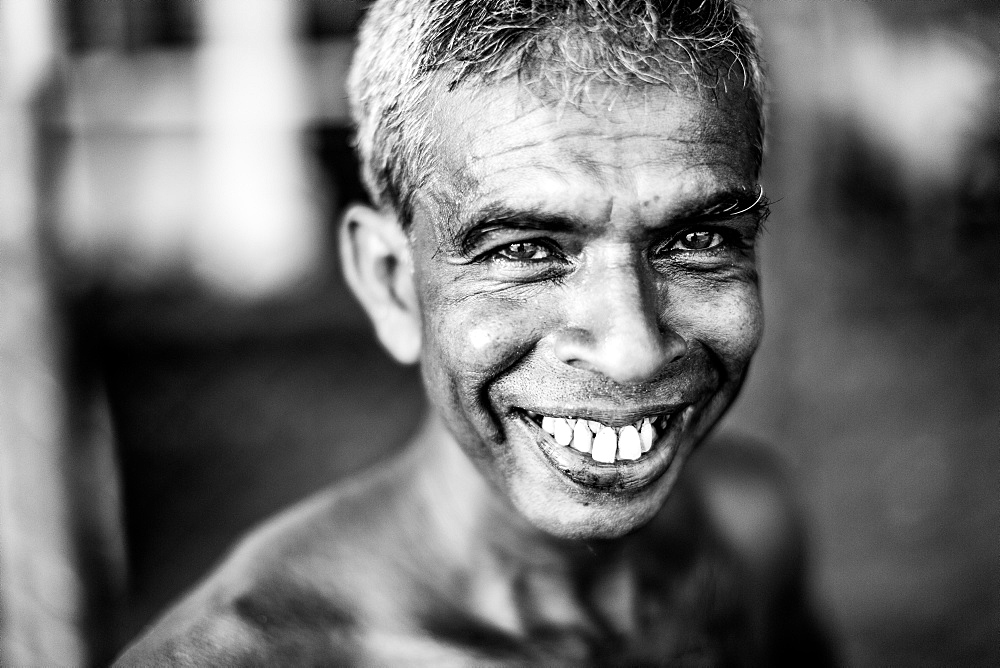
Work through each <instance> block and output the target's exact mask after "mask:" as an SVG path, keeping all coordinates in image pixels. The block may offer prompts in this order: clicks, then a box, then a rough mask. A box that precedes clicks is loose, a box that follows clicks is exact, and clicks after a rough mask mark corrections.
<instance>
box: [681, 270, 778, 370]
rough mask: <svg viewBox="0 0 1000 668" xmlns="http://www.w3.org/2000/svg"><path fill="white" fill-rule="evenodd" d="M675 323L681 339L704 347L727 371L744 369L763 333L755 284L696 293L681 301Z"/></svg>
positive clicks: (761, 314)
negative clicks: (681, 332)
mask: <svg viewBox="0 0 1000 668" xmlns="http://www.w3.org/2000/svg"><path fill="white" fill-rule="evenodd" d="M684 303H685V306H686V308H684V309H683V310H680V311H679V312H678V320H680V321H682V322H683V326H684V328H685V329H687V332H685V333H684V334H685V338H689V337H690V338H692V339H696V340H698V341H700V342H701V343H703V344H705V345H706V346H707V347H708V348H709V349H711V350H712V351H713V352H715V353H716V354H717V355H718V356H719V357H720V358H721V360H722V361H723V363H724V364H725V365H726V366H727V367H728V368H730V369H731V370H736V369H740V368H742V367H745V366H746V365H747V364H748V363H749V362H750V358H751V357H752V356H753V353H754V351H755V350H757V346H758V345H759V344H760V339H761V336H762V334H763V331H764V319H763V311H762V309H761V303H760V294H759V291H758V289H757V286H756V285H753V284H739V285H734V286H728V287H727V288H726V289H724V290H710V291H697V294H694V295H691V298H690V299H686V300H684Z"/></svg>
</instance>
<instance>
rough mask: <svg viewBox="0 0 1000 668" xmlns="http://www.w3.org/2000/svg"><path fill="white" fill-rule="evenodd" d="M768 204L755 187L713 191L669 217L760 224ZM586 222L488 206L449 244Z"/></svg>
mask: <svg viewBox="0 0 1000 668" xmlns="http://www.w3.org/2000/svg"><path fill="white" fill-rule="evenodd" d="M769 205H770V200H768V198H767V196H766V195H765V194H764V188H763V187H762V186H760V185H759V184H758V185H757V187H755V188H754V189H753V191H752V192H747V191H746V190H745V189H743V188H732V189H726V190H720V191H715V192H713V193H711V194H709V195H707V196H705V197H703V198H700V199H694V200H692V201H689V202H686V203H685V204H684V205H683V206H682V207H680V208H679V209H678V210H677V211H674V212H672V213H671V214H670V219H671V221H674V222H677V223H685V224H690V223H696V222H702V221H709V220H719V219H721V218H727V217H736V216H747V215H757V216H759V217H760V218H761V221H760V222H763V218H764V215H761V214H765V215H766V212H767V209H768V206H769ZM589 225H590V224H589V223H588V221H587V220H586V219H584V218H582V217H580V216H576V215H573V214H571V213H565V212H552V211H545V210H542V209H540V208H537V207H528V208H513V207H510V206H508V205H506V204H503V203H502V202H492V203H490V204H487V205H486V206H484V207H482V208H481V209H479V210H478V211H477V212H476V214H475V215H474V216H473V217H472V218H471V219H470V220H469V221H468V222H466V223H464V224H461V225H459V226H458V229H456V230H455V232H454V236H453V241H454V243H455V245H456V246H457V247H458V248H459V249H461V251H462V252H463V253H464V252H468V251H469V250H470V249H472V248H473V247H474V246H475V244H476V242H478V241H479V240H480V239H481V238H482V237H483V236H485V235H486V234H487V233H488V232H490V231H492V230H494V229H496V228H500V227H503V228H509V229H530V230H544V231H549V232H567V231H571V230H579V229H584V228H586V227H588V226H589Z"/></svg>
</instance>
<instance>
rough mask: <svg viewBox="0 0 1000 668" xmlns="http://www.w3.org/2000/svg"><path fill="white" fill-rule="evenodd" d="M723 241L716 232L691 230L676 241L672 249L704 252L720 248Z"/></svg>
mask: <svg viewBox="0 0 1000 668" xmlns="http://www.w3.org/2000/svg"><path fill="white" fill-rule="evenodd" d="M724 241H725V239H723V237H722V235H721V234H719V233H718V232H713V231H712V230H691V231H690V232H685V233H684V234H682V235H681V236H680V237H679V238H678V239H677V240H676V241H674V245H673V247H674V248H675V249H677V250H683V251H704V250H712V249H713V248H717V247H718V246H721V245H722V244H723V242H724Z"/></svg>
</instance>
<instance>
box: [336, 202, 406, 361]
mask: <svg viewBox="0 0 1000 668" xmlns="http://www.w3.org/2000/svg"><path fill="white" fill-rule="evenodd" d="M340 259H341V264H342V265H343V268H344V278H345V279H347V284H348V285H349V286H351V290H353V291H354V295H355V296H356V297H357V298H358V301H360V302H361V305H362V306H364V308H365V310H366V311H367V312H368V317H370V318H371V319H372V323H374V325H375V333H376V334H377V335H378V338H379V340H380V341H381V342H382V345H384V346H385V347H386V349H387V350H388V351H389V353H390V354H391V355H392V356H393V357H395V358H396V359H397V360H398V361H399V362H401V363H403V364H413V363H414V362H416V361H417V360H418V359H419V358H420V337H421V320H420V308H419V304H418V302H417V296H416V289H415V286H414V283H413V260H412V257H411V254H410V241H409V239H408V238H407V236H406V232H404V231H403V226H402V225H401V224H400V222H399V220H398V219H397V218H396V216H395V215H392V214H389V213H383V212H380V211H376V210H375V209H373V208H371V207H369V206H363V205H360V204H358V205H354V206H352V207H351V208H349V209H348V210H347V212H346V213H345V214H344V219H343V222H342V223H341V226H340Z"/></svg>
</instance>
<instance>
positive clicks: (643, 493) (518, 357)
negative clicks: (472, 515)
mask: <svg viewBox="0 0 1000 668" xmlns="http://www.w3.org/2000/svg"><path fill="white" fill-rule="evenodd" d="M431 120H432V128H433V129H434V130H435V131H436V133H437V136H439V138H440V139H439V143H438V145H437V146H436V147H435V156H436V157H437V158H438V162H437V163H436V167H435V170H434V174H433V175H432V177H431V179H430V180H429V182H428V183H427V185H426V186H425V187H424V188H422V189H421V190H419V191H418V193H417V197H416V206H415V207H414V216H413V219H412V226H411V228H410V230H409V239H410V252H411V253H412V262H413V267H414V271H413V277H412V278H413V281H414V285H413V287H414V290H415V296H416V299H417V302H418V303H419V314H420V319H421V322H422V325H421V327H422V333H421V344H420V345H421V347H420V360H421V365H422V370H423V375H424V379H425V384H426V387H427V390H428V393H429V395H430V400H431V403H432V405H433V406H434V407H435V409H436V410H437V411H438V412H439V413H440V414H441V416H442V417H443V419H444V421H445V423H446V424H447V426H448V428H449V430H450V432H451V434H452V435H453V437H454V439H455V441H456V442H457V443H458V445H459V446H460V447H461V448H462V449H463V450H464V451H465V452H466V453H467V454H468V456H469V457H470V458H471V459H472V461H473V462H474V463H475V465H476V466H477V468H478V470H479V471H480V472H481V473H482V475H483V476H484V477H485V478H486V479H487V480H489V481H490V483H491V484H492V485H493V486H494V488H495V489H497V490H499V491H500V492H501V494H502V495H504V496H506V497H507V498H508V499H509V500H510V501H511V502H512V504H513V505H514V507H515V508H517V510H518V511H520V513H521V514H522V515H524V516H525V517H527V518H528V519H529V520H530V521H531V522H532V523H533V524H535V525H536V526H537V527H539V528H542V529H544V530H546V531H548V532H549V533H552V534H554V535H557V536H562V537H569V538H601V537H603V538H610V537H616V536H620V535H623V534H625V533H627V532H629V531H631V530H633V529H635V528H637V527H639V526H642V525H643V524H644V523H646V522H647V521H648V520H649V519H650V518H651V517H652V516H653V515H654V514H655V513H656V512H657V511H658V510H659V508H660V507H661V505H662V504H663V502H664V500H665V499H666V497H667V494H668V493H669V491H670V489H671V487H672V486H673V484H674V481H675V480H676V477H677V474H678V472H679V471H680V468H681V466H682V464H683V462H684V460H685V458H686V456H687V455H688V454H689V453H690V451H691V450H692V448H693V447H694V446H695V444H696V443H697V442H698V441H699V440H700V439H701V437H702V436H704V434H705V433H706V432H707V430H708V429H709V428H710V427H711V426H712V425H713V424H714V423H715V422H716V421H717V420H718V419H719V418H720V417H721V415H722V414H723V412H724V411H725V410H726V408H727V407H728V406H729V404H730V403H731V402H732V400H733V399H734V398H735V396H736V394H737V392H738V390H739V387H740V385H741V383H742V380H743V376H744V373H745V371H746V368H747V365H748V363H749V361H750V358H751V356H752V354H753V352H754V350H755V348H756V347H757V344H758V341H759V338H760V334H761V327H762V320H761V308H760V300H759V294H758V285H757V273H756V268H755V259H754V250H753V249H754V242H755V239H756V235H757V232H758V227H759V222H760V219H761V209H762V207H761V206H760V203H758V202H756V201H757V199H758V198H757V194H758V190H757V188H756V169H757V165H756V164H755V163H754V159H753V151H752V149H751V138H750V134H749V130H748V129H749V128H751V127H752V124H751V118H750V117H749V112H748V111H746V105H745V102H744V100H743V98H742V97H740V96H736V97H735V98H734V99H727V98H725V97H722V98H721V101H715V100H707V99H704V98H702V97H700V96H696V95H695V94H693V93H692V94H684V93H677V92H672V91H670V90H667V89H666V88H663V87H651V88H648V89H645V90H633V91H630V94H629V95H626V96H625V97H623V98H619V99H617V100H615V101H614V103H613V104H612V105H610V110H608V109H607V108H603V109H596V108H594V107H588V106H583V107H579V108H576V107H569V106H566V107H564V108H561V109H560V108H557V107H554V106H551V105H546V104H544V103H541V102H539V101H537V100H533V99H531V98H530V97H529V96H527V95H525V94H524V93H523V92H521V91H519V90H518V88H517V87H516V86H515V85H514V84H513V83H507V84H501V85H495V86H491V87H485V88H479V89H476V90H464V89H460V90H459V91H456V92H455V93H452V94H450V95H449V96H448V97H447V99H446V100H445V101H444V102H442V103H440V105H439V106H438V107H437V108H436V109H435V110H434V112H433V114H432V117H431ZM755 203H757V206H754V205H755ZM742 210H746V211H743V212H742V213H740V211H742Z"/></svg>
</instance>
